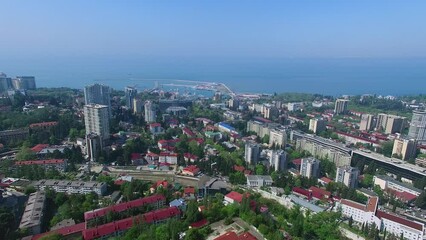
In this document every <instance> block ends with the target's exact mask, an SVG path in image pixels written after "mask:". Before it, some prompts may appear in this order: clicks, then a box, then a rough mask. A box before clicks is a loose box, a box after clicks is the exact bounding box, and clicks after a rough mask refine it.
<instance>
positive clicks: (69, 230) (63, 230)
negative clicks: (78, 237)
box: [31, 222, 86, 240]
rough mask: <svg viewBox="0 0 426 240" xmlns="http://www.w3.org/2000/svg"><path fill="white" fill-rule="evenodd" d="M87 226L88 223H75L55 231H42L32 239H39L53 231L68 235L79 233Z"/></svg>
mask: <svg viewBox="0 0 426 240" xmlns="http://www.w3.org/2000/svg"><path fill="white" fill-rule="evenodd" d="M85 228H86V223H85V222H83V223H79V224H75V225H72V226H68V227H63V228H60V229H57V230H54V231H50V232H46V233H42V234H37V235H34V236H33V237H32V238H31V240H38V239H40V238H42V237H44V236H46V235H49V234H52V233H57V234H60V235H62V236H68V235H71V234H74V233H78V232H82V231H83V230H84V229H85Z"/></svg>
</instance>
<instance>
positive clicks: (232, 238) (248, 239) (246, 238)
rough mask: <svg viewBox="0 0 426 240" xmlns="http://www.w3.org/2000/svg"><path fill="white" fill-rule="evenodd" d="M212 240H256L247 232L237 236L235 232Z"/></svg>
mask: <svg viewBox="0 0 426 240" xmlns="http://www.w3.org/2000/svg"><path fill="white" fill-rule="evenodd" d="M214 240H257V238H256V237H255V236H253V235H252V234H251V233H249V232H245V233H242V234H240V235H239V236H238V235H237V234H236V233H235V232H227V233H225V234H223V235H221V236H219V237H217V238H215V239H214Z"/></svg>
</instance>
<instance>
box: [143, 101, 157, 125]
mask: <svg viewBox="0 0 426 240" xmlns="http://www.w3.org/2000/svg"><path fill="white" fill-rule="evenodd" d="M144 109H145V122H147V123H153V122H155V121H156V120H157V109H156V106H155V104H154V103H153V102H151V101H146V102H145V106H144Z"/></svg>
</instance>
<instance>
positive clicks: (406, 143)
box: [392, 137, 417, 160]
mask: <svg viewBox="0 0 426 240" xmlns="http://www.w3.org/2000/svg"><path fill="white" fill-rule="evenodd" d="M416 151H417V141H415V140H413V139H406V138H403V137H398V138H396V139H395V140H394V142H393V149H392V156H393V157H398V158H401V159H402V160H409V159H414V158H415V157H416Z"/></svg>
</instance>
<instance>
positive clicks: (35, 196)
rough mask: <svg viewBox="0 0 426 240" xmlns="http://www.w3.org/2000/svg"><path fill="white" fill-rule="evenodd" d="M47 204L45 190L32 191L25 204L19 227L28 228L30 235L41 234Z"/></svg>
mask: <svg viewBox="0 0 426 240" xmlns="http://www.w3.org/2000/svg"><path fill="white" fill-rule="evenodd" d="M45 206H46V196H45V194H44V192H42V191H38V192H35V193H31V194H30V196H29V198H28V201H27V205H26V206H25V210H24V214H23V215H22V218H21V223H20V224H19V229H27V231H28V233H29V234H30V235H35V234H39V233H40V232H41V225H42V222H43V217H44V214H43V212H44V209H45Z"/></svg>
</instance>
